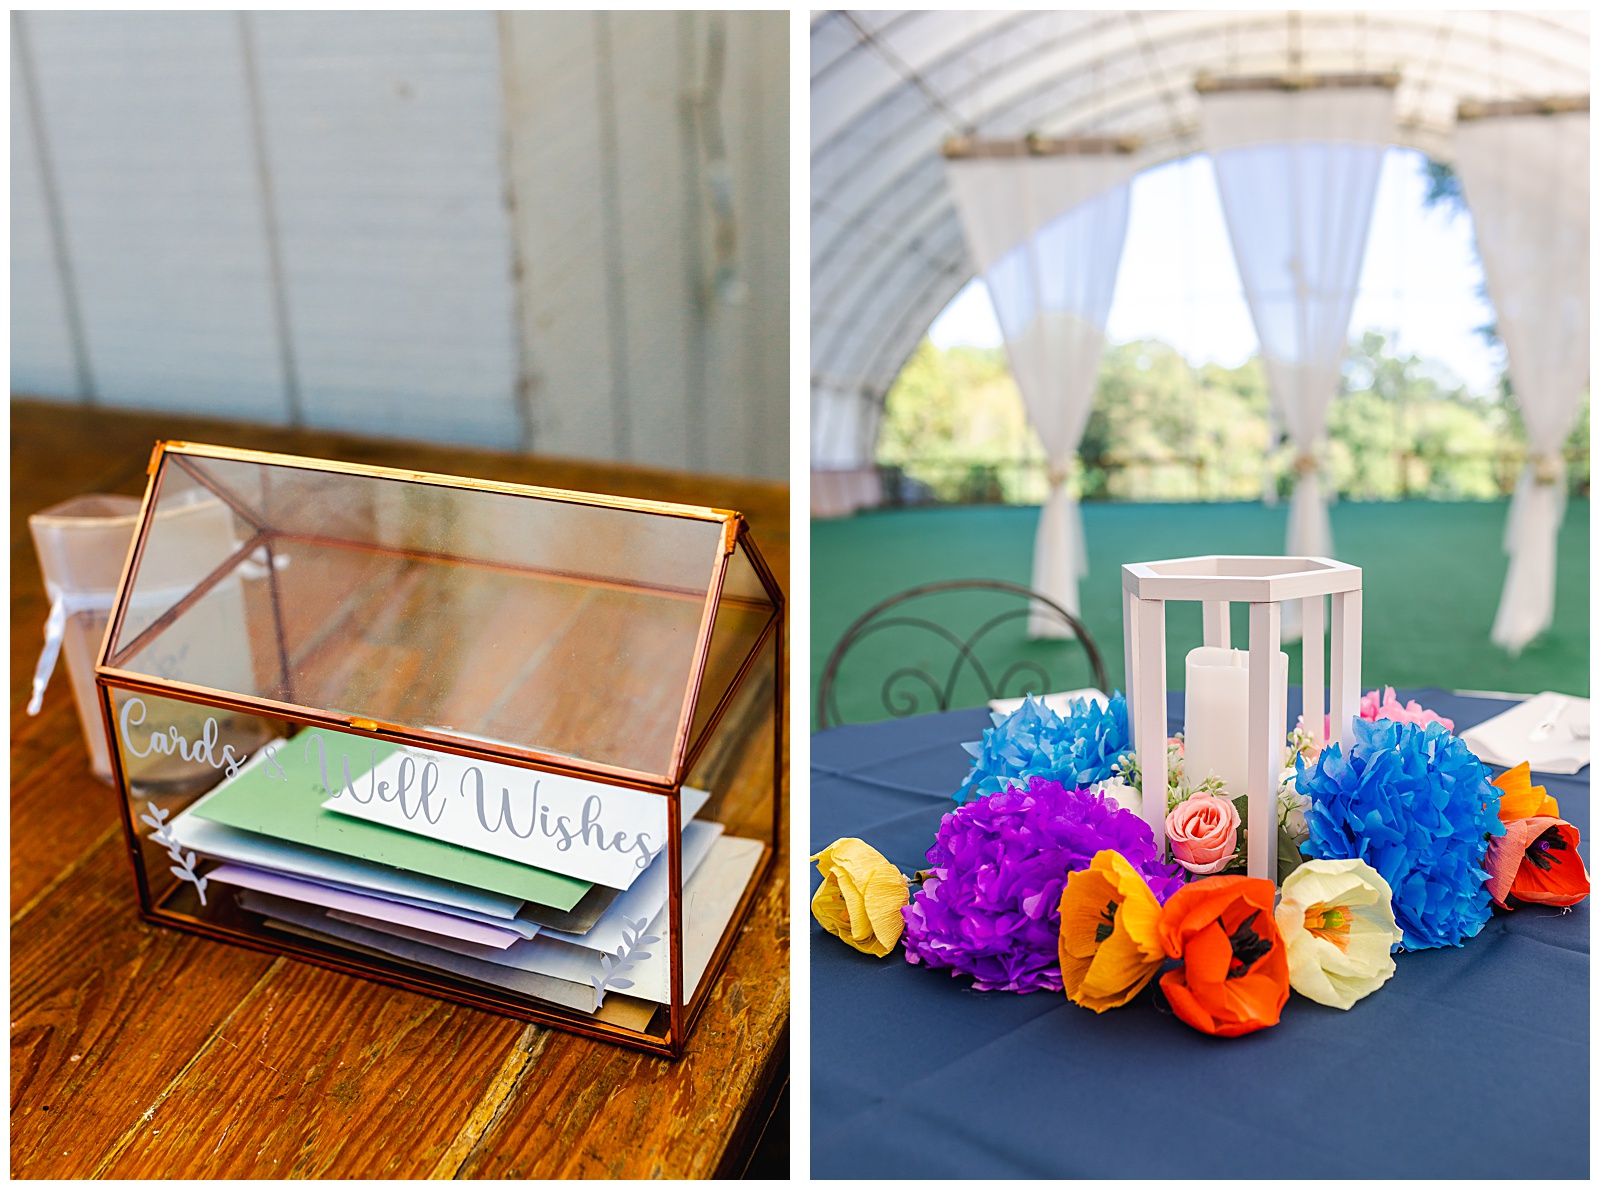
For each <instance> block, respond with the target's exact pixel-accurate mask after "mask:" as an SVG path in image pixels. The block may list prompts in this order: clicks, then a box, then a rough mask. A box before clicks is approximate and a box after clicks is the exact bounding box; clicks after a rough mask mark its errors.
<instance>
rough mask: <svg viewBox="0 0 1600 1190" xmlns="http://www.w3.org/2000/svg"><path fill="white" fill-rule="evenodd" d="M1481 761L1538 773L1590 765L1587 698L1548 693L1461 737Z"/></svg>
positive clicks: (1560, 772) (1547, 691)
mask: <svg viewBox="0 0 1600 1190" xmlns="http://www.w3.org/2000/svg"><path fill="white" fill-rule="evenodd" d="M1461 740H1462V742H1463V743H1464V744H1466V746H1467V747H1468V748H1470V749H1471V750H1472V752H1473V754H1474V755H1475V756H1477V758H1478V759H1479V760H1482V761H1485V762H1486V763H1488V764H1494V765H1500V766H1501V767H1503V768H1511V767H1513V766H1515V765H1519V764H1521V763H1522V762H1523V761H1524V760H1526V761H1527V762H1528V764H1529V767H1530V768H1532V769H1533V771H1534V772H1537V773H1555V774H1558V775H1565V774H1569V773H1576V772H1577V771H1578V770H1579V769H1581V768H1583V767H1584V766H1585V765H1587V764H1588V763H1589V700H1588V699H1587V698H1575V697H1573V696H1572V695H1570V694H1558V693H1556V692H1555V691H1553V690H1546V691H1544V692H1543V693H1541V694H1535V695H1534V696H1533V697H1532V698H1530V699H1528V700H1527V701H1526V702H1522V703H1518V704H1517V705H1516V706H1514V707H1512V708H1511V709H1510V710H1506V711H1501V712H1500V714H1498V715H1496V716H1495V717H1494V718H1493V719H1486V720H1484V721H1483V722H1482V723H1479V724H1478V725H1477V726H1476V727H1469V728H1467V729H1466V730H1465V731H1463V732H1462V733H1461Z"/></svg>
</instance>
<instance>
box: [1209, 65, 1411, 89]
mask: <svg viewBox="0 0 1600 1190" xmlns="http://www.w3.org/2000/svg"><path fill="white" fill-rule="evenodd" d="M1399 85H1400V75H1399V74H1398V73H1397V72H1395V71H1392V70H1389V71H1380V72H1366V73H1350V74H1236V75H1220V74H1210V73H1208V72H1206V71H1201V72H1200V73H1199V74H1198V75H1196V76H1195V80H1194V89H1195V90H1196V91H1198V92H1200V94H1202V95H1209V94H1212V93H1214V92H1218V91H1316V90H1321V89H1324V88H1329V87H1387V88H1388V89H1389V90H1391V91H1392V90H1394V88H1395V87H1397V86H1399Z"/></svg>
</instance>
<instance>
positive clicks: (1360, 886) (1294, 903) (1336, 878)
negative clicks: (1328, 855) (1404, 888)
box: [1274, 859, 1401, 1008]
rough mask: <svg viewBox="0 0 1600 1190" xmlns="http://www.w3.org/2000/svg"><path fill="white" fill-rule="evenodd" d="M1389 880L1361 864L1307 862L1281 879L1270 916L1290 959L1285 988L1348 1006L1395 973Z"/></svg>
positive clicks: (1395, 928) (1395, 930) (1333, 1005)
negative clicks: (1281, 886)
mask: <svg viewBox="0 0 1600 1190" xmlns="http://www.w3.org/2000/svg"><path fill="white" fill-rule="evenodd" d="M1391 896H1392V893H1391V891H1390V889H1389V885H1388V883H1387V882H1386V881H1385V880H1384V878H1383V877H1382V876H1380V875H1378V873H1377V871H1376V870H1375V869H1374V868H1373V867H1372V865H1371V864H1369V863H1367V862H1366V861H1365V860H1361V859H1312V860H1307V861H1306V862H1305V863H1303V864H1301V865H1300V866H1299V867H1298V868H1296V869H1295V870H1294V872H1293V873H1291V874H1290V875H1289V877H1288V878H1287V879H1286V880H1284V882H1283V889H1282V896H1281V898H1280V900H1279V902H1278V908H1277V911H1276V913H1275V914H1274V917H1275V918H1276V920H1277V923H1278V932H1279V933H1280V934H1282V935H1283V941H1284V945H1285V947H1286V948H1287V950H1288V954H1289V986H1290V987H1292V988H1293V989H1294V990H1295V991H1297V992H1299V993H1300V994H1301V995H1302V996H1304V997H1306V998H1307V999H1308V1000H1315V1001H1316V1002H1317V1003H1318V1004H1326V1005H1328V1006H1329V1007H1331V1008H1349V1007H1350V1006H1351V1005H1352V1004H1354V1003H1355V1002H1356V1001H1357V1000H1359V999H1361V997H1363V996H1365V995H1367V993H1369V992H1375V991H1377V990H1378V989H1379V988H1380V987H1382V986H1383V985H1384V983H1385V982H1386V981H1387V980H1388V978H1389V977H1390V976H1391V975H1393V974H1394V959H1393V958H1392V957H1390V953H1389V952H1390V948H1391V947H1393V946H1394V945H1395V944H1397V943H1398V942H1399V941H1400V937H1401V933H1400V927H1399V926H1398V925H1396V924H1395V920H1394V906H1393V905H1392V904H1390V898H1391Z"/></svg>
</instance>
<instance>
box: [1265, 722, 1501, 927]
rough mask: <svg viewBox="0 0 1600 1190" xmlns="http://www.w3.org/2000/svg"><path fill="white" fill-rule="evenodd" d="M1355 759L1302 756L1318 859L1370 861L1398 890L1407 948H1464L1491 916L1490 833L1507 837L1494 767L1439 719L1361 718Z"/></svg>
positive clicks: (1299, 765) (1329, 752)
mask: <svg viewBox="0 0 1600 1190" xmlns="http://www.w3.org/2000/svg"><path fill="white" fill-rule="evenodd" d="M1354 727H1355V733H1356V739H1355V743H1354V745H1353V746H1352V747H1351V749H1350V755H1349V756H1348V757H1345V756H1343V755H1342V754H1341V752H1340V748H1339V745H1338V744H1333V745H1331V746H1330V747H1327V748H1324V749H1323V751H1322V754H1321V756H1319V757H1318V758H1317V761H1316V764H1315V765H1314V766H1309V767H1308V766H1307V765H1306V763H1305V761H1304V760H1301V759H1299V758H1297V759H1296V760H1295V786H1296V787H1297V788H1298V789H1299V791H1300V792H1301V793H1303V794H1305V795H1306V796H1307V797H1309V798H1310V799H1311V805H1310V807H1309V808H1308V809H1307V811H1306V821H1307V823H1308V825H1309V826H1310V828H1311V837H1310V838H1309V839H1307V840H1306V842H1304V843H1303V844H1301V847H1300V850H1301V851H1302V852H1304V853H1305V854H1306V855H1309V856H1311V857H1312V858H1313V859H1363V860H1366V862H1367V863H1369V864H1371V865H1372V866H1373V867H1374V868H1376V869H1377V871H1378V874H1379V875H1380V876H1382V877H1383V878H1384V880H1386V881H1387V882H1388V884H1389V888H1390V889H1391V890H1393V893H1394V916H1395V920H1396V921H1397V922H1398V923H1399V925H1400V929H1401V930H1402V931H1403V932H1404V935H1405V936H1404V938H1403V939H1402V941H1401V946H1402V947H1404V948H1405V949H1406V950H1422V949H1425V948H1427V947H1430V946H1460V945H1461V943H1462V942H1463V941H1465V940H1466V939H1468V938H1471V937H1472V936H1473V935H1474V934H1476V933H1477V932H1478V931H1479V930H1481V929H1483V925H1484V923H1485V922H1486V921H1488V920H1489V890H1488V888H1487V887H1485V885H1486V883H1487V881H1488V879H1489V874H1488V873H1487V872H1486V871H1484V868H1483V857H1484V853H1485V852H1486V851H1487V850H1488V847H1489V836H1490V835H1502V834H1504V833H1505V827H1504V826H1502V825H1501V823H1500V817H1499V810H1500V791H1499V790H1498V789H1496V788H1495V787H1494V786H1493V785H1491V784H1490V783H1489V770H1488V769H1487V768H1485V767H1484V765H1483V762H1482V761H1480V760H1479V759H1478V758H1477V757H1476V756H1474V755H1473V754H1472V753H1471V752H1470V751H1468V749H1467V746H1466V745H1465V744H1463V743H1462V742H1461V741H1460V740H1459V739H1458V738H1457V737H1455V736H1453V735H1451V734H1450V733H1449V732H1448V731H1446V730H1445V729H1444V727H1442V726H1441V725H1440V724H1438V723H1429V724H1426V725H1424V726H1418V725H1416V724H1412V723H1396V722H1394V721H1393V720H1389V719H1380V720H1378V721H1376V722H1372V721H1369V720H1365V719H1358V720H1357V721H1356V722H1355V724H1354Z"/></svg>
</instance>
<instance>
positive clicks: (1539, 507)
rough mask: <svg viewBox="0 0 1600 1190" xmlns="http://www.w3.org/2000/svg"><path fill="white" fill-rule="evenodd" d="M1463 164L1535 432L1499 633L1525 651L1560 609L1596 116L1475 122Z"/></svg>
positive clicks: (1462, 132)
mask: <svg viewBox="0 0 1600 1190" xmlns="http://www.w3.org/2000/svg"><path fill="white" fill-rule="evenodd" d="M1456 167H1457V172H1458V173H1459V174H1460V177H1461V187H1462V192H1463V193H1464V194H1465V196H1466V199H1467V205H1468V207H1469V208H1470V209H1471V211H1472V221H1473V226H1474V228H1475V230H1476V232H1477V238H1478V255H1479V256H1480V257H1481V258H1482V260H1483V271H1484V277H1485V279H1486V280H1487V282H1488V286H1489V298H1490V300H1491V301H1492V302H1493V303H1494V310H1495V324H1496V326H1497V327H1498V329H1499V332H1500V337H1501V339H1502V340H1504V341H1505V345H1506V367H1507V370H1508V371H1509V372H1510V373H1511V387H1512V391H1513V392H1514V393H1515V394H1516V398H1517V404H1518V406H1519V407H1520V408H1521V410H1522V421H1523V424H1524V425H1525V426H1526V427H1527V431H1528V451H1529V461H1528V465H1527V466H1526V467H1525V468H1523V471H1522V474H1521V475H1520V476H1519V477H1518V479H1517V487H1516V492H1515V494H1514V495H1513V496H1512V499H1511V512H1510V515H1509V516H1508V517H1507V519H1506V533H1505V550H1506V553H1508V554H1509V555H1511V563H1510V565H1509V567H1508V568H1507V570H1506V581H1505V587H1504V588H1503V589H1502V591H1501V593H1500V609H1499V611H1498V612H1496V613H1495V618H1494V627H1493V629H1492V630H1491V632H1490V639H1491V640H1493V641H1494V643H1495V644H1497V645H1500V646H1501V647H1502V648H1505V649H1508V650H1509V651H1510V652H1511V653H1512V654H1513V655H1515V654H1516V653H1518V652H1520V651H1521V650H1522V647H1523V646H1524V645H1526V644H1527V643H1528V642H1529V641H1530V640H1532V639H1533V638H1534V637H1535V636H1537V635H1538V634H1539V633H1541V632H1543V631H1544V630H1545V629H1546V628H1548V627H1549V626H1550V621H1551V618H1552V615H1553V613H1554V611H1555V584H1556V534H1557V532H1558V531H1559V530H1560V528H1561V519H1562V517H1563V515H1564V514H1565V512H1566V493H1567V484H1566V474H1565V467H1564V466H1563V463H1562V459H1561V444H1562V442H1563V441H1564V440H1565V439H1566V436H1567V434H1568V432H1569V431H1570V430H1571V429H1572V423H1573V421H1574V419H1575V418H1576V416H1577V413H1578V407H1579V405H1580V404H1581V403H1582V400H1583V394H1584V391H1585V390H1586V389H1587V388H1588V383H1589V113H1588V112H1569V113H1565V114H1562V115H1551V116H1544V115H1528V116H1496V117H1491V118H1488V119H1482V120H1472V121H1468V122H1464V123H1462V124H1460V125H1458V126H1457V128H1456Z"/></svg>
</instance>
